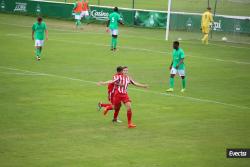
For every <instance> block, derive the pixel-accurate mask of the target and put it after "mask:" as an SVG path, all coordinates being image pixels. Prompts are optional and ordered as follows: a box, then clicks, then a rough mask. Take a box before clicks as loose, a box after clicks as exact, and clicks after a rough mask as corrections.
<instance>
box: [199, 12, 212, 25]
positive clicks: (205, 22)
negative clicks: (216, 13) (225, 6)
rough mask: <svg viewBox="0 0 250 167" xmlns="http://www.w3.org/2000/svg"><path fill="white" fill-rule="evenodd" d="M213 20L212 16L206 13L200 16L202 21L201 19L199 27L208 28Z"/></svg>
mask: <svg viewBox="0 0 250 167" xmlns="http://www.w3.org/2000/svg"><path fill="white" fill-rule="evenodd" d="M213 21H214V20H213V15H212V13H211V12H210V11H206V12H204V13H203V14H202V19H201V26H202V27H208V26H209V24H210V23H212V22H213Z"/></svg>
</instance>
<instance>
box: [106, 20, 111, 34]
mask: <svg viewBox="0 0 250 167" xmlns="http://www.w3.org/2000/svg"><path fill="white" fill-rule="evenodd" d="M109 25H110V19H109V20H108V21H107V25H106V31H107V32H109Z"/></svg>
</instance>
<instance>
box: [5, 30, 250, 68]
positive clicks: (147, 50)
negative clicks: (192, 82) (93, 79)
mask: <svg viewBox="0 0 250 167" xmlns="http://www.w3.org/2000/svg"><path fill="white" fill-rule="evenodd" d="M6 36H16V37H20V38H29V37H27V36H25V35H18V34H6ZM50 41H57V42H64V43H72V44H81V45H83V44H84V45H94V46H102V47H109V46H110V45H105V44H102V43H91V42H81V41H73V40H72V41H69V40H59V39H50ZM118 48H122V49H129V50H136V51H142V52H151V53H158V54H165V55H166V54H170V53H168V52H163V51H157V50H151V49H145V48H135V47H129V46H119V47H118ZM188 57H194V58H199V59H206V60H213V61H214V60H215V61H219V62H227V63H235V64H241V65H242V64H244V65H250V62H242V61H237V60H236V61H235V60H223V59H218V58H210V57H199V56H191V55H188Z"/></svg>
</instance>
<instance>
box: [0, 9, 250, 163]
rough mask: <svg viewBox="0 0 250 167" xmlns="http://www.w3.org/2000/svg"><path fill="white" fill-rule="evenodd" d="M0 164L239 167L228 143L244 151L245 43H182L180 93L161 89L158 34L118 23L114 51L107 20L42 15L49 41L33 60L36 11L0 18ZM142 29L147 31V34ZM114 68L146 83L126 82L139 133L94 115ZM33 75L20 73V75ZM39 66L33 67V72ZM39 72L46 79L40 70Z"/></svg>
mask: <svg viewBox="0 0 250 167" xmlns="http://www.w3.org/2000/svg"><path fill="white" fill-rule="evenodd" d="M0 21H1V22H0V25H1V29H0V41H1V45H0V85H1V87H0V115H1V116H0V131H1V133H0V164H1V166H3V167H13V166H18V167H22V166H24V167H29V166H30V167H34V166H36V167H39V166H41V167H44V166H47V167H56V166H60V167H64V166H65V167H68V166H74V167H77V166H79V167H82V166H84V167H85V166H86V167H117V166H119V167H128V166H129V167H153V166H159V167H166V166H171V167H183V166H185V167H201V166H202V167H211V166H213V167H223V166H225V167H234V166H237V167H246V166H248V165H249V163H250V161H249V159H227V158H225V156H226V155H225V151H226V148H249V147H250V133H249V132H250V131H249V126H250V121H249V120H250V112H249V111H250V95H249V93H250V75H249V72H250V70H249V69H250V68H249V67H250V57H249V51H250V49H249V45H234V44H225V43H220V42H211V44H210V45H208V46H204V45H201V44H200V42H199V41H183V42H182V43H181V46H182V48H183V49H184V51H185V53H186V55H187V57H186V59H185V63H186V67H187V83H188V84H187V91H186V92H185V93H184V94H181V93H180V92H179V91H180V79H179V78H178V77H177V78H176V79H175V80H176V85H175V92H174V93H173V94H166V93H164V91H165V90H166V89H167V88H168V75H169V71H168V70H167V68H168V65H169V64H170V61H171V55H170V52H171V42H166V41H164V40H163V38H164V34H165V32H164V30H159V29H156V30H155V29H140V28H131V27H121V28H120V37H119V41H118V46H119V51H118V52H116V53H111V52H110V50H109V43H110V36H109V35H108V34H107V33H105V26H102V25H93V24H90V25H86V26H85V27H84V30H82V31H73V30H72V28H73V22H70V21H60V20H52V19H46V20H45V21H46V22H47V25H48V27H49V40H48V41H46V44H45V47H44V50H43V55H42V60H41V61H40V62H37V61H35V58H34V48H33V45H34V44H33V41H32V40H31V25H32V23H33V22H34V21H35V18H33V17H27V16H17V15H6V14H0ZM145 34H150V35H147V36H146V37H145ZM118 65H127V66H128V67H129V70H130V75H132V76H133V78H134V79H135V80H137V81H139V82H142V83H147V84H149V85H150V88H149V89H148V90H144V89H135V88H132V86H131V87H130V88H129V95H130V97H131V99H132V101H133V102H132V105H133V106H132V107H133V121H134V122H135V123H136V124H137V126H138V127H137V128H136V129H128V128H127V127H126V111H125V108H124V107H123V108H122V110H121V113H120V119H121V120H123V121H124V122H123V123H122V124H120V125H113V124H112V123H111V119H112V113H109V115H108V116H107V117H104V116H103V115H102V114H101V113H99V112H97V111H96V108H95V107H96V104H97V102H98V101H106V99H107V97H106V96H107V93H106V87H98V86H96V84H95V83H94V82H97V81H100V80H109V79H111V76H112V74H114V72H115V68H116V66H118ZM24 70H27V71H31V72H27V71H24ZM32 72H36V73H32ZM42 74H43V75H42Z"/></svg>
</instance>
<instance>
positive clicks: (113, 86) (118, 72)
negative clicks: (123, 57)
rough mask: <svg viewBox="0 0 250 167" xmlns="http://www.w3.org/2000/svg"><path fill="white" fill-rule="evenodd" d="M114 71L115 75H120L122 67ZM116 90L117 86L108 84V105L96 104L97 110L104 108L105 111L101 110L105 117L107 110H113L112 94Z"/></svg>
mask: <svg viewBox="0 0 250 167" xmlns="http://www.w3.org/2000/svg"><path fill="white" fill-rule="evenodd" d="M116 71H117V73H116V74H115V75H122V71H123V67H121V66H119V67H117V68H116ZM116 88H117V85H115V83H109V84H108V100H109V102H110V103H108V104H107V103H106V104H105V103H102V102H99V103H98V110H101V108H102V107H105V109H104V110H103V114H104V115H106V114H107V113H108V111H109V110H113V109H114V106H113V99H114V93H115V89H116ZM119 122H120V121H119Z"/></svg>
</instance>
